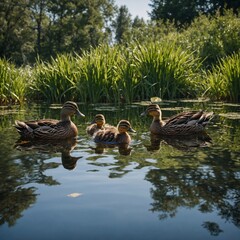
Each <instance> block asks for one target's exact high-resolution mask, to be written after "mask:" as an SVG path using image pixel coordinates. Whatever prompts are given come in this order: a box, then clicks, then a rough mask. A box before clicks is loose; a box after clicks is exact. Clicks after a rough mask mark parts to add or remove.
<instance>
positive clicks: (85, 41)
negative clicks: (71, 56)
mask: <svg viewBox="0 0 240 240" xmlns="http://www.w3.org/2000/svg"><path fill="white" fill-rule="evenodd" d="M114 13H115V5H114V4H113V1H112V0H89V1H85V0H79V1H75V0H70V1H60V0H54V1H50V0H34V1H25V0H13V1H8V0H3V1H1V3H0V25H1V29H0V57H1V58H3V57H5V58H7V59H11V60H12V61H13V62H14V63H15V64H17V65H22V64H28V63H34V61H35V58H36V56H39V57H40V58H41V59H44V60H50V59H51V57H56V55H57V54H61V53H69V52H73V51H75V52H78V53H80V52H81V51H83V50H84V49H89V48H90V46H94V47H96V46H98V45H99V44H100V43H103V42H109V41H110V39H111V31H110V22H111V20H112V18H113V15H114ZM22 26H24V28H23V27H22Z"/></svg>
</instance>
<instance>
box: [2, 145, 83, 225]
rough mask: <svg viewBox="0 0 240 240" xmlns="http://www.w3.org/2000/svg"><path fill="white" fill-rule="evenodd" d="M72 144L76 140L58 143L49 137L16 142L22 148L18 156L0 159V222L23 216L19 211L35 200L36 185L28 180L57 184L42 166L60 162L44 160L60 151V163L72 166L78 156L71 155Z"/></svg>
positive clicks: (51, 165)
mask: <svg viewBox="0 0 240 240" xmlns="http://www.w3.org/2000/svg"><path fill="white" fill-rule="evenodd" d="M75 145H76V140H74V141H65V142H58V143H53V142H48V141H45V142H39V141H38V142H26V141H18V142H17V143H16V145H15V147H16V149H18V150H21V154H18V156H19V158H18V159H16V158H15V156H13V157H12V159H11V157H10V156H8V158H6V159H1V161H0V225H2V224H5V223H8V225H9V226H13V225H14V224H15V223H16V220H17V219H18V218H20V217H21V216H22V215H21V213H22V212H23V211H24V210H25V209H27V208H29V207H30V206H31V205H32V204H34V203H35V202H36V199H37V193H36V188H35V187H33V186H28V184H33V183H38V184H45V185H49V186H52V185H58V184H60V183H59V182H58V181H56V180H54V179H53V177H52V176H47V175H45V173H44V172H45V170H47V169H53V168H57V167H58V166H59V165H60V164H58V163H54V162H51V163H45V160H46V159H49V157H51V156H50V154H53V153H56V152H61V157H62V164H63V166H64V167H65V168H67V169H73V168H74V167H75V165H76V162H77V160H78V159H79V157H78V158H76V157H72V156H71V155H70V152H71V150H72V149H73V148H74V147H75ZM29 151H31V153H32V154H31V155H30V154H29ZM9 152H10V151H9ZM12 152H13V151H12ZM13 155H14V154H13Z"/></svg>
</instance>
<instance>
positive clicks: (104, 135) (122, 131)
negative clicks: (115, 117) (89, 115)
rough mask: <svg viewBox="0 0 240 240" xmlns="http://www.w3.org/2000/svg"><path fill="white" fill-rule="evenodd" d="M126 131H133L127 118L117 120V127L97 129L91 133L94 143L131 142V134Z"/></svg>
mask: <svg viewBox="0 0 240 240" xmlns="http://www.w3.org/2000/svg"><path fill="white" fill-rule="evenodd" d="M128 132H132V133H135V132H136V131H135V130H134V129H133V128H132V126H131V124H130V122H129V121H128V120H121V121H119V123H118V125H117V128H108V129H104V130H100V131H97V132H96V133H95V134H94V135H93V140H94V142H96V143H105V144H129V143H130V142H131V136H130V135H129V134H128Z"/></svg>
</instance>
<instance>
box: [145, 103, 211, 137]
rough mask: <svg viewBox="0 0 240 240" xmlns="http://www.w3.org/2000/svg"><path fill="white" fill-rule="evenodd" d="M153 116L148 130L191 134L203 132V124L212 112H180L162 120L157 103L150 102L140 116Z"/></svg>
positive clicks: (173, 133) (205, 123)
mask: <svg viewBox="0 0 240 240" xmlns="http://www.w3.org/2000/svg"><path fill="white" fill-rule="evenodd" d="M144 115H149V116H152V117H153V121H152V124H151V126H150V132H151V133H153V134H160V135H168V136H174V135H178V136H179V135H191V134H197V133H201V132H204V130H205V126H206V125H207V124H208V123H209V121H210V120H211V119H212V117H213V112H204V111H198V112H194V111H190V112H182V113H179V114H177V115H175V116H173V117H170V118H169V119H167V120H165V121H163V120H162V111H161V109H160V107H159V106H158V105H157V104H150V105H149V106H148V107H147V109H146V111H145V112H143V113H142V114H141V116H144Z"/></svg>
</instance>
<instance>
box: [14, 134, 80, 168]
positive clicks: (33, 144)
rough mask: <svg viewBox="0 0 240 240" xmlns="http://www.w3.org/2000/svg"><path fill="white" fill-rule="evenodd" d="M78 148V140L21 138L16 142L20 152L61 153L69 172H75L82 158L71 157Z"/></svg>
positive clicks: (63, 163)
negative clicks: (29, 139) (28, 139)
mask: <svg viewBox="0 0 240 240" xmlns="http://www.w3.org/2000/svg"><path fill="white" fill-rule="evenodd" d="M76 146H77V139H75V138H71V139H65V140H60V141H56V140H54V141H53V140H44V141H43V140H37V141H24V140H22V139H21V138H20V139H19V140H18V141H17V142H16V144H15V148H16V149H18V150H20V151H30V150H35V151H36V150H37V151H38V152H41V153H57V152H60V153H61V160H62V165H63V167H64V168H66V169H68V170H73V169H74V168H75V167H76V164H77V161H78V160H79V159H80V158H82V157H81V156H80V157H74V156H71V155H70V153H71V152H72V151H73V149H74V148H75V147H76Z"/></svg>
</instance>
